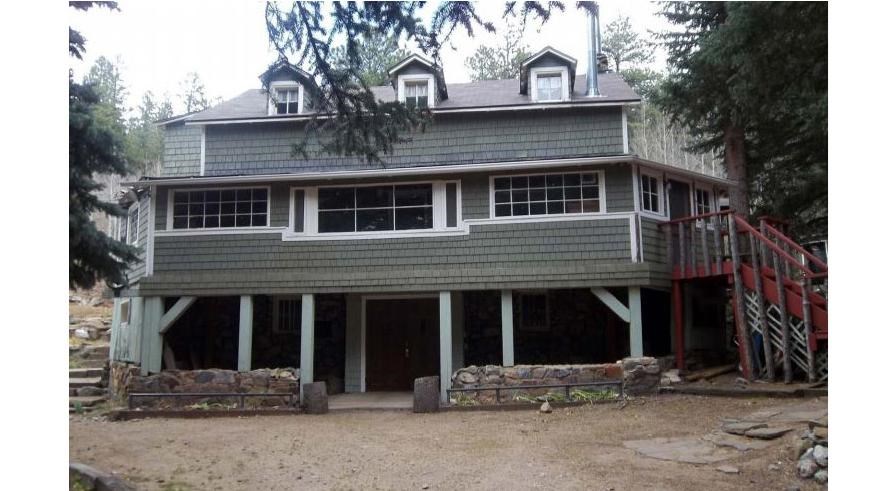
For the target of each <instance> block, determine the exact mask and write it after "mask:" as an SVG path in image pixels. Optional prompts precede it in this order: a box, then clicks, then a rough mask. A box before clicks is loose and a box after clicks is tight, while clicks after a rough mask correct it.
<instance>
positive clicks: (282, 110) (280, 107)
mask: <svg viewBox="0 0 874 491" xmlns="http://www.w3.org/2000/svg"><path fill="white" fill-rule="evenodd" d="M276 114H288V105H286V104H285V103H284V102H280V103H279V104H277V105H276Z"/></svg>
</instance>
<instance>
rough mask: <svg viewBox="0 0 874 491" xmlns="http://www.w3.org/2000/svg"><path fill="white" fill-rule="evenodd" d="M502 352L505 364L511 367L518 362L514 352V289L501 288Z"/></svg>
mask: <svg viewBox="0 0 874 491" xmlns="http://www.w3.org/2000/svg"><path fill="white" fill-rule="evenodd" d="M501 353H503V364H504V366H505V367H511V366H513V365H515V364H516V361H515V354H514V353H513V291H512V290H501Z"/></svg>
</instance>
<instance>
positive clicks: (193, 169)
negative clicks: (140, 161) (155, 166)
mask: <svg viewBox="0 0 874 491" xmlns="http://www.w3.org/2000/svg"><path fill="white" fill-rule="evenodd" d="M161 175H162V176H165V177H177V176H198V175H200V127H199V126H184V125H182V124H174V125H167V126H165V127H164V161H163V165H162V168H161Z"/></svg>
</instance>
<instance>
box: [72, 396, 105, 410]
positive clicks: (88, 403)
mask: <svg viewBox="0 0 874 491" xmlns="http://www.w3.org/2000/svg"><path fill="white" fill-rule="evenodd" d="M104 401H106V397H105V396H90V397H88V396H75V397H70V407H71V408H74V407H76V403H79V404H81V405H82V407H92V406H94V405H95V404H99V403H101V402H104Z"/></svg>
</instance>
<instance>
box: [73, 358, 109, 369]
mask: <svg viewBox="0 0 874 491" xmlns="http://www.w3.org/2000/svg"><path fill="white" fill-rule="evenodd" d="M76 363H77V364H78V365H79V368H91V369H100V370H102V369H103V366H104V365H106V359H102V360H98V359H85V360H82V359H79V360H76Z"/></svg>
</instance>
